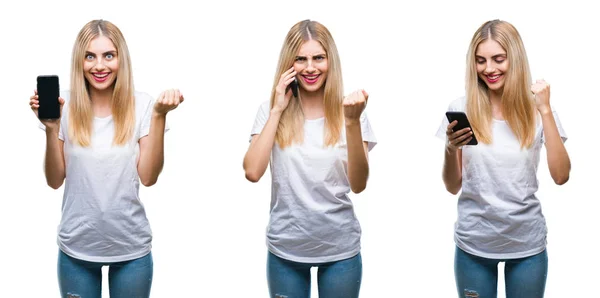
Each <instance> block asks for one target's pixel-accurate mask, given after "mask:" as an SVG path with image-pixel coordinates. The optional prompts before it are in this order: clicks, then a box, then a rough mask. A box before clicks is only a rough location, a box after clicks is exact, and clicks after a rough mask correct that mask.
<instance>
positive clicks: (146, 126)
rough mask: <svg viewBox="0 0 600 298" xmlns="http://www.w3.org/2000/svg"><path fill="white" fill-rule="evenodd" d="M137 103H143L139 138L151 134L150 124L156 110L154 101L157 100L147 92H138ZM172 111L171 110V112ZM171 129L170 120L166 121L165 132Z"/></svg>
mask: <svg viewBox="0 0 600 298" xmlns="http://www.w3.org/2000/svg"><path fill="white" fill-rule="evenodd" d="M136 97H140V98H136V103H137V104H141V105H142V109H141V110H142V111H143V112H142V117H141V126H140V134H139V137H138V140H139V139H141V138H143V137H145V136H147V135H148V134H150V125H151V124H152V112H154V103H156V100H155V99H153V98H152V96H150V95H149V94H147V93H137V94H136ZM169 113H170V112H169ZM169 130H170V127H169V121H167V122H166V123H165V133H166V132H167V131H169Z"/></svg>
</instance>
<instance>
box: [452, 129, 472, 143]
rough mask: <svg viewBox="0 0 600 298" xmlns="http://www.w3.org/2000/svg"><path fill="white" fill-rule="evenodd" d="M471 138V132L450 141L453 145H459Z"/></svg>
mask: <svg viewBox="0 0 600 298" xmlns="http://www.w3.org/2000/svg"><path fill="white" fill-rule="evenodd" d="M472 136H473V132H472V131H470V132H468V133H465V134H463V135H461V136H459V137H457V138H454V139H452V140H453V141H454V143H460V142H462V141H464V140H465V139H467V138H470V137H472Z"/></svg>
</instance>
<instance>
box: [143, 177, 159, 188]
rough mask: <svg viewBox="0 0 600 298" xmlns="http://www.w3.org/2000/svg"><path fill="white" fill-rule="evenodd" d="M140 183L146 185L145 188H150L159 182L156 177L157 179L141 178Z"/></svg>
mask: <svg viewBox="0 0 600 298" xmlns="http://www.w3.org/2000/svg"><path fill="white" fill-rule="evenodd" d="M140 181H141V182H142V185H144V186H145V187H150V186H152V185H154V184H156V181H158V177H155V178H146V177H144V178H142V177H140Z"/></svg>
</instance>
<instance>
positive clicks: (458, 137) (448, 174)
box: [442, 120, 473, 195]
mask: <svg viewBox="0 0 600 298" xmlns="http://www.w3.org/2000/svg"><path fill="white" fill-rule="evenodd" d="M456 124H458V121H456V120H455V121H452V123H450V124H448V129H447V130H446V136H447V139H448V140H447V143H446V149H445V150H444V169H443V171H442V179H443V180H444V185H445V186H446V190H447V191H448V192H450V193H451V194H453V195H455V194H457V193H458V192H459V191H460V189H461V188H462V149H460V147H462V146H464V145H466V144H467V143H469V142H470V141H471V139H472V138H473V137H472V136H471V135H472V134H473V133H472V132H471V129H470V128H468V127H467V128H463V129H461V130H459V131H456V132H455V131H453V130H452V128H453V127H454V126H456Z"/></svg>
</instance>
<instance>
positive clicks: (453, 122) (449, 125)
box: [448, 120, 458, 131]
mask: <svg viewBox="0 0 600 298" xmlns="http://www.w3.org/2000/svg"><path fill="white" fill-rule="evenodd" d="M457 124H458V120H454V121H452V122H450V123H448V130H450V131H452V128H454V127H455V126H456V125H457Z"/></svg>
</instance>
